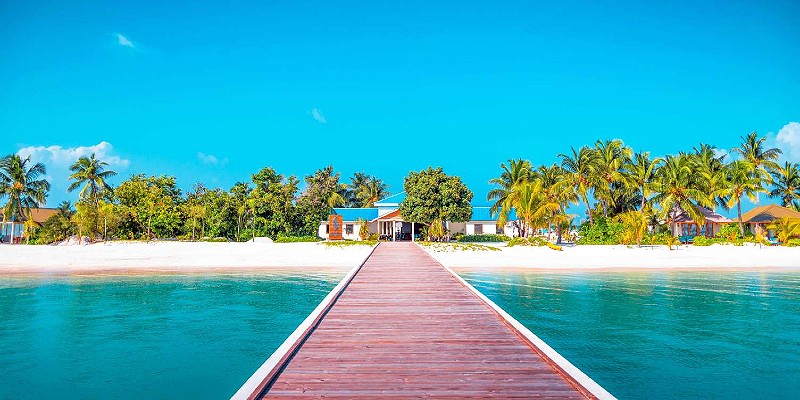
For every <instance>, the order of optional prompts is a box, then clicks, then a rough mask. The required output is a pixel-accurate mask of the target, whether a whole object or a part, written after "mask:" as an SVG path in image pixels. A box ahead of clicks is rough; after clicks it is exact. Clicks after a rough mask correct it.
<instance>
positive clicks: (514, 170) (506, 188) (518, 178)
mask: <svg viewBox="0 0 800 400" xmlns="http://www.w3.org/2000/svg"><path fill="white" fill-rule="evenodd" d="M500 169H502V170H503V172H501V173H500V176H499V177H497V178H492V179H491V180H489V183H490V184H492V185H495V186H496V187H495V188H493V189H492V190H490V191H489V194H488V195H487V196H486V199H487V200H489V201H494V203H493V204H492V207H491V212H492V213H498V212H500V208H501V207H502V204H503V202H504V201H505V199H506V197H508V195H509V194H510V193H511V190H512V188H513V187H514V185H517V184H520V183H522V182H527V181H529V180H530V179H531V176H532V175H533V171H532V168H531V162H530V161H528V160H523V159H521V158H518V159H516V160H513V159H510V160H508V164H506V163H501V164H500Z"/></svg>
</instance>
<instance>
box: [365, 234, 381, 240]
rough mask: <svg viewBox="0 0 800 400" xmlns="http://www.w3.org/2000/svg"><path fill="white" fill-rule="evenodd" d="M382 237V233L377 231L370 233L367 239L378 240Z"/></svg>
mask: <svg viewBox="0 0 800 400" xmlns="http://www.w3.org/2000/svg"><path fill="white" fill-rule="evenodd" d="M380 237H381V235H378V234H377V233H370V234H369V237H368V238H367V240H369V241H371V242H377V241H378V239H380Z"/></svg>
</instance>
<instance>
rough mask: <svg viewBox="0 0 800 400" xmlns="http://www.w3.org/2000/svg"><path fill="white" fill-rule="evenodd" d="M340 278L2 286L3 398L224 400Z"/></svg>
mask: <svg viewBox="0 0 800 400" xmlns="http://www.w3.org/2000/svg"><path fill="white" fill-rule="evenodd" d="M342 276H343V275H336V274H333V275H331V274H303V275H290V274H268V275H258V276H243V275H232V276H225V275H200V276H158V277H153V276H151V277H114V278H97V277H92V278H42V279H0V399H44V398H59V399H167V398H194V399H223V398H228V397H230V396H231V395H232V394H233V393H234V392H236V390H237V389H238V388H239V386H241V384H243V383H244V381H245V380H246V379H247V378H248V377H250V375H251V374H252V373H253V372H254V371H255V370H256V368H258V367H259V366H260V365H261V363H263V362H264V361H265V360H266V359H267V357H269V355H270V354H272V352H273V351H274V350H275V349H276V348H277V347H278V346H280V344H281V343H282V342H283V340H284V339H285V338H286V337H287V336H288V335H289V334H290V333H291V332H292V331H293V330H294V329H295V328H296V327H297V325H299V324H300V322H301V321H302V320H303V319H305V317H306V316H307V315H308V314H309V313H310V312H311V311H312V310H313V309H314V307H316V305H317V304H318V303H319V302H320V301H321V300H322V299H323V298H324V297H325V295H326V294H327V293H328V292H329V291H330V290H331V289H332V288H333V287H334V286H335V285H336V283H337V282H338V281H339V280H340V279H341V277H342Z"/></svg>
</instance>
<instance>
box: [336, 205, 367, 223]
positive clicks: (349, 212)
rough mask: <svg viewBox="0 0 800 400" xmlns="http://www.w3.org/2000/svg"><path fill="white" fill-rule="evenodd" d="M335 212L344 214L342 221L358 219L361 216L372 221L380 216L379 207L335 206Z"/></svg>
mask: <svg viewBox="0 0 800 400" xmlns="http://www.w3.org/2000/svg"><path fill="white" fill-rule="evenodd" d="M333 214H338V215H341V216H342V221H358V219H359V218H361V219H363V220H365V221H370V220H373V219H375V218H378V208H377V207H369V208H334V209H333Z"/></svg>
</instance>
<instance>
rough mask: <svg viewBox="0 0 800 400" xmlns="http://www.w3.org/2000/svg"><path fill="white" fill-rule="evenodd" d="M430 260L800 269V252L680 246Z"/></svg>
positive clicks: (513, 251) (491, 266)
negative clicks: (670, 248) (674, 247)
mask: <svg viewBox="0 0 800 400" xmlns="http://www.w3.org/2000/svg"><path fill="white" fill-rule="evenodd" d="M426 251H428V253H429V254H431V255H432V256H433V257H434V258H436V259H437V260H438V261H439V262H440V263H442V264H443V265H445V266H447V267H450V268H453V269H462V270H463V269H469V270H497V269H516V268H525V269H543V270H546V269H591V270H635V269H692V270H702V269H714V270H725V269H786V268H791V269H797V270H798V271H800V248H787V247H766V246H765V247H759V246H755V245H750V246H725V245H714V246H708V247H696V246H680V248H679V249H677V250H671V251H670V250H669V249H668V248H667V247H666V246H656V247H642V248H637V247H635V246H634V247H628V246H588V245H581V246H574V247H564V250H563V251H555V250H551V249H549V248H546V247H522V246H519V247H517V246H515V247H510V248H509V247H502V251H469V250H465V251H434V250H432V249H431V248H426Z"/></svg>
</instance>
